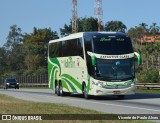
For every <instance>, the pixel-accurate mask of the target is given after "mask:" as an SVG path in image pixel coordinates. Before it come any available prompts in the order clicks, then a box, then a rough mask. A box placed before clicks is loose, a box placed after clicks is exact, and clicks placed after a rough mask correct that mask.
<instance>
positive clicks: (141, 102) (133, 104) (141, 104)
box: [0, 89, 160, 114]
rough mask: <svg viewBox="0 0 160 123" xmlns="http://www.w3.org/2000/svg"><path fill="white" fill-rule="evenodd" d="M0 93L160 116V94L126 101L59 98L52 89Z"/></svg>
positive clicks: (119, 112) (138, 96)
mask: <svg viewBox="0 0 160 123" xmlns="http://www.w3.org/2000/svg"><path fill="white" fill-rule="evenodd" d="M0 93H1V94H7V95H10V96H13V97H16V98H19V99H23V100H28V101H34V102H47V103H62V104H66V105H71V106H76V107H82V108H87V109H92V110H97V111H101V112H104V113H115V114H160V94H136V95H130V96H126V98H125V99H124V100H118V99H117V97H114V96H107V97H94V98H92V99H89V100H86V99H84V98H82V96H81V95H71V96H66V97H58V96H56V95H55V94H53V92H52V90H50V89H19V90H14V89H8V90H3V89H0Z"/></svg>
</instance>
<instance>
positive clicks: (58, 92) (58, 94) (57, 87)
mask: <svg viewBox="0 0 160 123" xmlns="http://www.w3.org/2000/svg"><path fill="white" fill-rule="evenodd" d="M55 93H56V94H57V96H60V89H59V86H58V84H57V85H56V90H55Z"/></svg>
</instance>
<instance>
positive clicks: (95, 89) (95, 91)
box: [89, 85, 136, 96]
mask: <svg viewBox="0 0 160 123" xmlns="http://www.w3.org/2000/svg"><path fill="white" fill-rule="evenodd" d="M135 89H136V87H135V85H132V86H130V87H126V88H122V89H119V88H118V89H116V88H114V89H108V88H103V87H100V86H96V85H93V86H92V88H91V89H90V91H89V95H95V96H105V95H132V94H135Z"/></svg>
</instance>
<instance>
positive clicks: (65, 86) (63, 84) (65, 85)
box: [62, 80, 70, 92]
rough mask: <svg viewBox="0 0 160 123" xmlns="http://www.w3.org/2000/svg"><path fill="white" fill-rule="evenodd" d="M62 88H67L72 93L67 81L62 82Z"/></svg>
mask: <svg viewBox="0 0 160 123" xmlns="http://www.w3.org/2000/svg"><path fill="white" fill-rule="evenodd" d="M62 87H63V88H66V89H67V90H68V92H70V91H69V88H68V85H67V84H66V82H65V80H62Z"/></svg>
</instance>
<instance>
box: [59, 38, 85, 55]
mask: <svg viewBox="0 0 160 123" xmlns="http://www.w3.org/2000/svg"><path fill="white" fill-rule="evenodd" d="M67 56H81V57H82V58H83V44H82V40H81V39H79V38H78V39H71V40H67V41H62V57H67Z"/></svg>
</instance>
